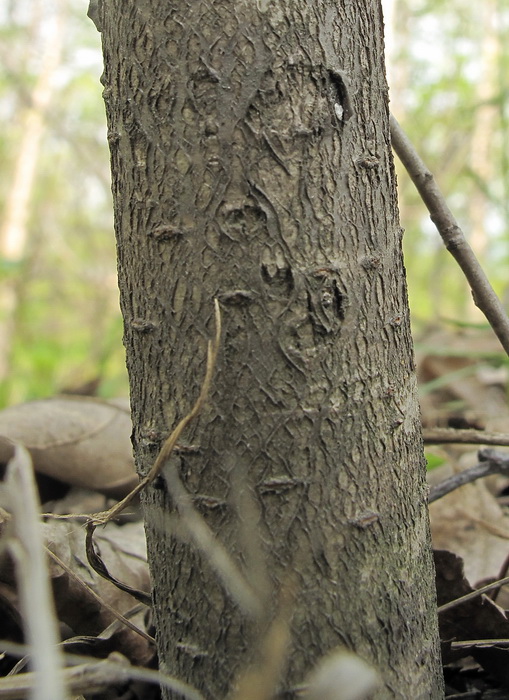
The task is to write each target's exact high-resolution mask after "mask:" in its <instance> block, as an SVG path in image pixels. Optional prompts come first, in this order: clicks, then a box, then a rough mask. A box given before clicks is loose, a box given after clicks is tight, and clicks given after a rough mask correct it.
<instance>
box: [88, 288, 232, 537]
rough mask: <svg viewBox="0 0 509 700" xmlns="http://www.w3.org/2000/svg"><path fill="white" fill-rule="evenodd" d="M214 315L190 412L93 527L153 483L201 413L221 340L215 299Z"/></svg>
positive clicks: (108, 518) (218, 313)
mask: <svg viewBox="0 0 509 700" xmlns="http://www.w3.org/2000/svg"><path fill="white" fill-rule="evenodd" d="M214 313H215V323H216V334H215V337H214V340H213V341H210V340H209V342H208V345H207V370H206V372H205V379H204V380H203V384H202V387H201V391H200V395H199V396H198V398H197V399H196V403H195V404H194V406H193V408H192V409H191V411H190V412H189V413H188V414H187V415H186V416H184V418H182V420H181V421H180V423H179V424H178V425H177V427H176V428H175V430H174V431H173V432H172V434H171V435H170V436H169V438H168V439H167V440H166V442H165V443H164V444H163V446H162V448H161V451H160V452H159V454H158V455H157V458H156V461H155V462H154V464H153V466H152V468H151V469H150V471H149V473H148V474H147V475H146V476H145V477H144V478H143V479H142V480H141V481H140V483H139V484H138V485H137V486H135V487H134V489H133V490H132V491H131V492H130V493H129V494H127V496H126V497H125V498H124V499H122V500H121V501H119V502H118V503H116V504H115V505H114V506H112V508H110V509H109V510H107V511H105V512H104V513H96V514H95V515H94V517H93V518H92V522H93V524H94V525H105V524H106V523H107V522H108V521H109V520H112V519H113V518H115V517H116V516H117V515H118V514H119V513H120V512H121V511H123V510H124V508H126V506H128V505H129V503H131V501H132V500H133V498H134V497H135V496H137V495H138V494H139V493H140V491H142V490H143V489H144V488H145V487H146V486H148V485H149V484H151V483H152V482H153V481H154V479H155V478H156V477H157V476H159V474H160V473H161V469H162V468H163V467H164V465H165V464H166V462H167V461H168V459H169V457H170V455H171V453H172V452H173V449H174V447H175V445H176V444H177V440H178V439H179V437H180V435H181V434H182V431H183V430H184V429H185V428H186V427H187V426H188V425H189V423H190V422H191V421H192V420H193V418H196V416H197V415H198V413H199V412H200V411H201V409H202V407H203V404H204V403H205V400H206V398H207V396H208V393H209V389H210V383H211V381H212V374H213V372H214V367H215V364H216V358H217V354H218V352H219V343H220V340H221V311H220V308H219V302H218V300H217V299H214Z"/></svg>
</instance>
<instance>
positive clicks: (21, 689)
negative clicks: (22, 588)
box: [0, 640, 204, 700]
mask: <svg viewBox="0 0 509 700" xmlns="http://www.w3.org/2000/svg"><path fill="white" fill-rule="evenodd" d="M1 646H2V649H5V651H6V652H7V653H9V654H13V655H15V654H23V653H25V652H24V651H23V650H24V649H26V648H27V647H26V646H25V645H20V644H13V643H11V642H8V641H7V642H4V641H3V640H2V642H1ZM18 650H19V651H18ZM66 659H67V661H68V662H69V663H70V664H74V665H73V666H72V667H71V668H65V669H63V670H62V671H61V672H60V676H59V678H60V679H61V680H62V681H63V682H64V684H65V685H66V686H67V687H68V688H69V690H70V691H71V692H72V694H73V695H74V696H76V695H80V694H81V693H86V694H87V695H88V694H89V693H94V694H95V693H98V692H101V691H103V692H104V691H106V690H108V689H109V688H111V687H112V686H115V685H125V683H126V682H127V681H128V680H138V681H142V682H145V683H154V684H160V685H161V686H163V687H164V688H167V689H168V690H170V691H172V693H174V694H177V695H178V696H180V697H182V698H185V699H186V700H204V697H203V695H202V694H201V693H200V692H199V691H198V690H197V689H196V688H193V687H192V686H190V685H188V684H187V683H184V682H183V681H180V680H179V679H178V678H175V677H174V676H170V675H167V674H165V673H160V672H158V671H153V670H151V669H149V668H141V667H139V666H131V665H130V663H129V662H128V660H127V659H126V658H125V657H123V656H122V655H121V654H117V653H112V654H110V656H109V657H108V658H107V659H104V660H103V661H97V659H91V658H88V657H86V656H78V655H74V654H66ZM37 688H38V686H37V675H36V674H34V673H33V672H28V673H20V674H17V675H14V676H7V677H6V678H0V700H17V699H18V698H19V699H21V698H26V697H27V693H28V692H29V691H30V690H32V691H33V690H34V689H37Z"/></svg>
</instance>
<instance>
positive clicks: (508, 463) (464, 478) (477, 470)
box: [428, 448, 509, 503]
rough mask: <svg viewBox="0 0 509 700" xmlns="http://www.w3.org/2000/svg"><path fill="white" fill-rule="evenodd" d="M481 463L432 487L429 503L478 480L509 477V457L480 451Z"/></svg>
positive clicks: (491, 451)
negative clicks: (491, 477)
mask: <svg viewBox="0 0 509 700" xmlns="http://www.w3.org/2000/svg"><path fill="white" fill-rule="evenodd" d="M478 457H479V462H478V463H477V464H474V466H473V467H469V468H468V469H465V470H464V471H462V472H459V473H458V474H453V475H452V476H450V477H449V478H448V479H444V480H443V481H441V482H440V483H439V484H436V485H435V486H432V487H431V489H430V492H429V497H428V502H429V503H433V502H434V501H438V499H439V498H443V496H446V495H447V494H448V493H450V492H451V491H455V490H456V489H457V488H459V487H460V486H464V485H465V484H469V483H471V482H472V481H476V480H477V479H482V478H484V477H485V476H491V475H492V474H503V475H504V476H509V456H507V455H503V454H500V453H499V452H496V451H495V450H492V449H489V448H487V449H485V450H479V453H478Z"/></svg>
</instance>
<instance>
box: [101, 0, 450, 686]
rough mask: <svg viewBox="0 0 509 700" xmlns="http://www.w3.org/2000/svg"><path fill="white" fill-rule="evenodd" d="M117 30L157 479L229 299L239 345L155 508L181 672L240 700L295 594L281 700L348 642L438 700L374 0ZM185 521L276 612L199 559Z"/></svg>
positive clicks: (129, 207) (235, 6)
mask: <svg viewBox="0 0 509 700" xmlns="http://www.w3.org/2000/svg"><path fill="white" fill-rule="evenodd" d="M99 18H100V26H102V31H103V47H104V56H105V73H104V76H103V82H104V85H105V90H104V97H105V101H106V108H107V115H108V125H109V134H108V139H109V143H110V147H111V159H112V173H113V196H114V207H115V222H116V223H115V226H116V235H117V242H118V265H119V283H120V291H121V305H122V311H123V315H124V322H125V345H126V350H127V364H128V369H129V375H130V382H131V404H132V412H133V424H134V433H133V441H134V448H135V455H136V462H137V466H138V470H139V473H140V474H142V475H143V474H146V473H147V471H148V470H149V468H150V466H151V465H152V464H153V462H154V460H155V458H156V456H157V454H158V451H159V449H160V447H161V445H162V443H163V441H164V439H165V438H166V437H167V435H168V434H169V432H170V431H171V430H172V429H173V428H174V427H175V425H176V423H177V422H178V421H179V420H180V419H181V418H182V417H183V416H184V415H185V414H186V413H187V412H188V411H189V410H190V409H191V406H192V405H193V403H194V401H195V400H196V397H197V396H198V393H199V391H200V384H201V382H202V380H203V375H204V372H205V357H206V343H207V339H208V338H209V337H210V336H211V335H212V334H213V333H214V323H213V319H214V311H213V309H214V304H213V300H214V299H218V300H219V302H220V305H221V312H222V322H223V332H222V337H221V349H220V354H219V359H218V363H217V367H216V371H215V375H214V379H213V384H212V389H211V392H210V395H209V398H208V400H207V403H206V406H205V408H204V410H203V411H202V413H201V415H200V416H199V417H198V419H197V420H196V421H195V422H194V423H193V424H192V426H191V427H190V428H189V429H188V430H187V432H186V433H185V434H184V436H183V438H182V440H181V447H180V449H179V450H177V451H176V453H175V454H174V455H173V456H172V458H171V459H170V461H169V463H168V465H167V467H166V468H165V470H164V472H163V475H162V478H161V479H159V480H158V481H157V482H156V483H155V484H154V485H153V486H151V487H149V488H148V489H147V490H146V493H145V494H144V508H145V515H146V527H147V538H148V545H149V556H150V560H151V570H152V577H153V587H154V610H155V615H156V621H157V627H158V640H159V645H160V660H161V668H162V669H163V670H166V671H168V672H170V673H173V674H174V675H176V676H178V677H180V678H181V679H183V680H186V681H188V682H190V683H193V684H194V685H195V686H197V687H198V688H200V689H201V690H202V692H203V693H204V695H205V697H206V698H220V697H224V696H225V695H226V694H227V692H228V690H229V689H231V687H232V684H233V683H234V680H235V679H236V678H238V674H239V672H240V671H241V670H242V669H243V668H245V666H246V664H247V663H248V661H251V660H252V657H253V653H254V651H255V650H256V647H257V645H259V644H260V635H261V634H262V629H263V625H264V624H267V622H268V619H270V616H271V615H276V616H277V615H278V614H282V613H281V610H282V607H281V606H282V605H283V604H281V603H278V600H279V601H280V600H281V596H282V597H283V598H284V597H285V595H286V598H288V595H290V597H291V591H293V592H294V595H295V600H294V602H293V603H292V604H291V605H290V607H291V611H290V612H291V618H292V619H291V634H292V637H291V640H292V641H291V648H290V651H289V660H288V663H287V666H286V669H285V671H284V673H283V675H282V679H281V686H280V692H281V697H287V698H292V697H294V696H295V692H294V690H292V689H293V688H294V687H295V686H297V685H298V684H299V683H302V681H303V679H304V676H305V674H306V673H307V672H308V671H309V669H310V668H311V667H312V666H313V664H314V663H315V662H316V661H317V659H318V658H319V657H320V656H321V655H323V654H324V653H325V652H327V651H328V650H330V649H332V648H334V647H336V646H338V645H346V646H347V647H348V648H350V649H352V650H354V651H355V652H357V653H358V654H359V655H360V656H361V657H363V658H364V659H366V660H367V661H369V662H371V663H372V664H373V665H374V666H375V667H376V668H377V670H378V671H379V673H380V675H381V677H382V685H381V688H380V689H379V691H378V693H377V694H376V695H375V696H374V697H376V698H406V699H408V698H412V699H416V698H426V699H427V698H439V697H442V690H441V680H440V668H439V652H438V643H437V625H436V619H435V618H436V614H435V591H434V582H433V565H432V561H431V557H430V539H429V531H428V512H427V491H426V485H425V469H424V461H423V453H422V444H421V437H420V421H419V409H418V403H417V394H416V381H415V374H414V362H413V352H412V342H411V336H410V328H409V315H408V306H407V296H406V284H405V273H404V268H403V262H402V254H401V229H400V226H399V222H398V216H397V204H396V190H395V179H394V171H393V163H392V157H391V151H390V141H389V125H388V108H387V87H386V82H385V76H384V64H383V27H382V17H381V11H380V7H379V4H378V2H375V1H374V0H373V1H368V2H367V1H366V0H351V1H349V2H346V1H345V0H286V1H285V2H283V0H256V1H255V0H216V1H215V2H213V3H211V2H210V1H207V0H194V1H193V2H191V1H187V2H186V1H185V0H178V2H177V1H176V0H151V1H150V2H149V1H148V0H145V1H143V0H136V1H135V0H103V4H102V7H101V8H100V15H99ZM179 477H180V479H181V480H182V482H183V485H184V487H185V489H186V493H187V494H189V496H190V501H189V503H187V501H186V499H185V498H184V501H182V499H180V500H179V498H177V497H176V496H175V489H174V486H175V484H177V485H178V484H179V483H180V482H179ZM172 484H173V486H172ZM170 491H171V492H172V493H170ZM184 496H185V493H184ZM187 500H189V499H187ZM186 503H187V505H186ZM190 503H192V504H193V505H194V508H195V509H196V510H197V511H199V513H201V515H202V516H203V518H204V519H205V521H206V523H207V525H208V526H209V528H211V530H212V532H213V533H214V534H215V535H216V536H217V541H218V542H221V543H222V544H223V545H224V547H225V549H226V550H227V551H228V552H229V553H230V555H231V557H232V558H233V560H234V562H235V564H236V566H237V568H238V571H237V573H238V574H239V576H240V577H242V576H243V577H244V581H245V586H244V587H245V589H246V590H249V591H251V592H252V593H253V594H254V597H255V599H256V601H258V603H259V602H260V601H262V606H263V609H264V614H263V615H260V613H259V610H258V613H257V611H256V609H253V608H251V610H250V612H251V613H252V615H251V617H250V615H249V614H246V613H249V605H247V607H245V609H244V610H241V608H242V603H239V596H237V597H236V595H235V591H234V588H235V582H234V581H233V580H232V579H231V577H230V576H229V574H227V572H226V571H225V569H224V567H223V566H222V565H218V564H217V558H218V557H219V556H220V554H221V552H220V551H219V550H217V551H216V549H217V545H214V546H213V548H212V550H210V551H208V553H207V552H204V551H203V549H204V547H205V545H204V544H203V541H201V545H200V546H199V547H198V548H196V547H195V546H193V544H191V541H190V540H192V539H193V537H194V538H196V535H189V533H188V526H189V518H187V516H186V518H187V520H186V519H184V520H182V518H180V516H182V515H183V514H184V515H185V513H187V515H189V509H190V507H191V506H190ZM184 511H185V513H184ZM179 514H180V516H179ZM194 514H195V513H194ZM191 515H193V513H191ZM186 523H187V525H186ZM200 547H201V550H202V551H199V549H200ZM218 552H219V553H218ZM216 555H217V556H216ZM218 567H219V569H220V573H221V575H220V576H218V575H217V573H216V572H217V569H218ZM266 572H268V573H266ZM267 580H268V581H270V594H267V583H266V581H267ZM285 591H286V593H285ZM288 591H290V593H289V594H288V595H287V593H288ZM269 601H270V602H269ZM239 605H240V607H239ZM278 606H279V607H278ZM254 607H255V608H256V605H255V606H254ZM283 608H284V605H283ZM278 610H279V613H278Z"/></svg>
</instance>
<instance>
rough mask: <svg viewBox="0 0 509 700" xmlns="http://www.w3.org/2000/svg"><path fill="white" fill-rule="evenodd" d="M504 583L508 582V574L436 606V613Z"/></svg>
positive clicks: (449, 608)
mask: <svg viewBox="0 0 509 700" xmlns="http://www.w3.org/2000/svg"><path fill="white" fill-rule="evenodd" d="M506 583H509V576H507V577H506V578H501V579H500V580H498V581H494V582H493V583H489V584H488V585H487V586H483V587H482V588H478V589H477V590H475V591H472V592H471V593H467V594H466V595H462V596H461V598H456V600H451V601H449V602H448V603H444V605H440V606H439V607H438V614H440V613H443V612H446V610H451V608H455V607H456V606H458V605H461V604H462V603H468V601H469V600H473V599H474V598H478V597H479V596H480V595H483V594H484V593H487V592H488V591H493V590H494V589H495V588H500V587H501V586H505V585H506Z"/></svg>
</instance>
